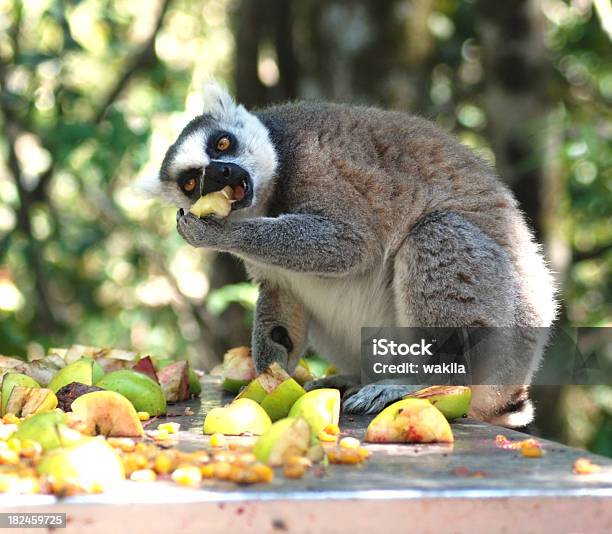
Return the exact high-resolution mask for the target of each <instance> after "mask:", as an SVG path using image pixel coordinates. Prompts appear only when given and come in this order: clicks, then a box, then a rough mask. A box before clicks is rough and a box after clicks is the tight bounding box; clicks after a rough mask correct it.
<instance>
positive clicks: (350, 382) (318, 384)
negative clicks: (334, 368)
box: [304, 375, 359, 395]
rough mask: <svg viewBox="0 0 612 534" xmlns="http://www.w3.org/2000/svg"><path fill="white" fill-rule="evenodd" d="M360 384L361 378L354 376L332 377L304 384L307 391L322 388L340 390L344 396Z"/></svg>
mask: <svg viewBox="0 0 612 534" xmlns="http://www.w3.org/2000/svg"><path fill="white" fill-rule="evenodd" d="M358 384H359V377H358V376H353V375H332V376H326V377H325V378H318V379H316V380H309V381H308V382H306V383H305V384H304V389H305V390H306V391H311V390H313V389H322V388H334V389H339V390H340V394H341V395H344V394H345V392H346V391H348V390H350V389H352V388H355V387H356V386H358Z"/></svg>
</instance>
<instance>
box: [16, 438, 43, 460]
mask: <svg viewBox="0 0 612 534" xmlns="http://www.w3.org/2000/svg"><path fill="white" fill-rule="evenodd" d="M42 450H43V449H42V445H41V444H40V443H38V441H34V440H33V439H23V440H21V451H20V452H19V454H20V455H21V456H23V457H24V458H37V457H38V456H40V455H41V454H42Z"/></svg>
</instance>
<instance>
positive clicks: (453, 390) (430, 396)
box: [404, 386, 472, 421]
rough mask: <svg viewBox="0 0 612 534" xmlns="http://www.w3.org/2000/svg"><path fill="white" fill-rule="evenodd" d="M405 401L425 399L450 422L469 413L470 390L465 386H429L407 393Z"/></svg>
mask: <svg viewBox="0 0 612 534" xmlns="http://www.w3.org/2000/svg"><path fill="white" fill-rule="evenodd" d="M404 398H405V399H408V398H414V399H425V400H428V401H429V402H431V403H432V404H433V405H434V406H435V407H436V408H438V410H440V411H441V412H442V413H443V414H444V417H446V419H448V420H449V421H452V420H453V419H458V418H459V417H463V416H465V415H466V414H467V413H468V412H469V411H470V403H471V400H472V390H471V389H470V388H469V387H466V386H430V387H427V388H423V389H419V390H418V391H414V392H413V393H409V394H408V395H406V396H405V397H404Z"/></svg>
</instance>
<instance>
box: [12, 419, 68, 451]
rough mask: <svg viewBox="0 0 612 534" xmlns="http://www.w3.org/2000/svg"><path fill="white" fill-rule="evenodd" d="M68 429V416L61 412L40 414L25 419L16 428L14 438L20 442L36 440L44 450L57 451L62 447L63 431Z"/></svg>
mask: <svg viewBox="0 0 612 534" xmlns="http://www.w3.org/2000/svg"><path fill="white" fill-rule="evenodd" d="M64 428H65V429H68V426H67V419H66V414H65V413H64V412H62V411H60V410H53V411H52V412H45V413H39V414H36V415H34V416H32V417H29V418H28V419H25V420H24V421H23V422H21V423H20V424H19V426H18V427H17V428H16V432H15V434H14V436H13V437H15V438H17V439H20V440H22V441H23V440H26V439H30V440H34V441H37V442H38V443H40V445H41V446H42V448H43V449H44V450H49V449H55V448H57V447H60V446H61V445H62V441H61V430H62V429H64Z"/></svg>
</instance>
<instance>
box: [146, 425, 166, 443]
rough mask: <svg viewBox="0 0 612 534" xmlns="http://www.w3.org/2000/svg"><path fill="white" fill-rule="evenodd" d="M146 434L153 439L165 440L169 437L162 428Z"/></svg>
mask: <svg viewBox="0 0 612 534" xmlns="http://www.w3.org/2000/svg"><path fill="white" fill-rule="evenodd" d="M148 435H149V436H150V437H152V438H153V439H154V440H155V441H166V440H167V439H168V438H169V437H170V434H168V431H167V430H166V429H163V428H162V429H161V430H160V429H158V430H151V431H150V432H149V433H148Z"/></svg>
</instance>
